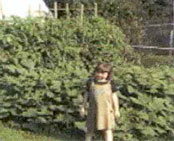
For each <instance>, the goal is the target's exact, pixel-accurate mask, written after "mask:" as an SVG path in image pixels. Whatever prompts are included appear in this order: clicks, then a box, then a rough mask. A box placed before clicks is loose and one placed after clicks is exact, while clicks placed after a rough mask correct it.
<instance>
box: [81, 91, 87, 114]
mask: <svg viewBox="0 0 174 141" xmlns="http://www.w3.org/2000/svg"><path fill="white" fill-rule="evenodd" d="M87 102H88V92H85V93H84V95H83V103H82V106H81V107H80V115H81V116H82V117H84V116H85V114H86V111H87Z"/></svg>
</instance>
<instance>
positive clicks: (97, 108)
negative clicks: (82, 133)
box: [86, 82, 115, 132]
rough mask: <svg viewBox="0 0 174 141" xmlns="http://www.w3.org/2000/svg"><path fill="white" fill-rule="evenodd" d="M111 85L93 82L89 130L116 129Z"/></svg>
mask: <svg viewBox="0 0 174 141" xmlns="http://www.w3.org/2000/svg"><path fill="white" fill-rule="evenodd" d="M112 94H113V93H112V89H111V84H110V83H109V82H108V83H106V84H96V83H94V82H92V84H91V86H90V93H89V109H88V116H87V122H86V126H87V130H88V131H92V132H93V131H94V130H108V129H114V128H115V116H114V115H115V114H114V111H115V110H114V105H113V99H112Z"/></svg>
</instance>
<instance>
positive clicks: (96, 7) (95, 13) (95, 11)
mask: <svg viewBox="0 0 174 141" xmlns="http://www.w3.org/2000/svg"><path fill="white" fill-rule="evenodd" d="M94 15H95V17H97V16H98V5H97V3H94Z"/></svg>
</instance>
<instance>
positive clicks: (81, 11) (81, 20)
mask: <svg viewBox="0 0 174 141" xmlns="http://www.w3.org/2000/svg"><path fill="white" fill-rule="evenodd" d="M83 15H84V5H83V4H81V8H80V24H81V25H83Z"/></svg>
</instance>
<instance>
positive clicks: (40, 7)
mask: <svg viewBox="0 0 174 141" xmlns="http://www.w3.org/2000/svg"><path fill="white" fill-rule="evenodd" d="M41 12H42V6H41V4H39V16H42V13H41Z"/></svg>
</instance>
